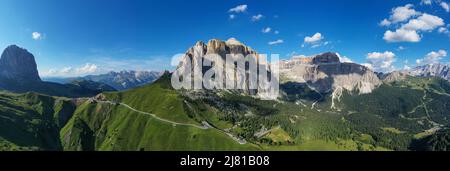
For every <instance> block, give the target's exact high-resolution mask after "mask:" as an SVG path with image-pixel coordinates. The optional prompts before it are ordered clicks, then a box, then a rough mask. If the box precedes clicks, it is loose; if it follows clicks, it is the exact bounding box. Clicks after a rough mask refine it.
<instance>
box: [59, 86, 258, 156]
mask: <svg viewBox="0 0 450 171" xmlns="http://www.w3.org/2000/svg"><path fill="white" fill-rule="evenodd" d="M165 81H167V80H164V79H162V80H160V81H158V82H156V83H154V84H151V85H147V86H144V87H140V88H137V89H133V90H130V91H126V92H119V93H109V94H106V96H107V97H108V98H109V99H114V100H117V101H121V102H123V103H126V104H128V105H130V106H132V107H133V108H136V109H138V110H141V111H145V112H149V113H154V114H156V115H157V116H159V117H161V118H164V119H168V120H171V121H175V122H180V123H196V122H195V121H194V120H192V119H190V118H189V117H188V114H187V113H186V110H185V105H184V101H183V98H181V97H179V95H178V94H177V93H176V92H175V91H174V90H171V89H170V88H169V87H168V86H167V82H165ZM196 124H198V123H196ZM199 125H200V124H199ZM79 137H84V138H83V139H79ZM83 140H86V141H83ZM61 141H62V143H63V146H64V149H65V150H92V149H95V150H131V151H134V150H194V151H195V150H257V148H256V146H254V145H251V144H246V145H240V144H238V143H237V142H235V141H234V140H233V139H231V138H230V137H228V136H227V135H226V134H224V133H222V132H220V131H218V130H216V129H208V130H202V129H199V128H195V127H189V126H173V125H172V124H170V123H166V122H162V121H159V120H156V119H154V118H152V117H150V116H147V115H143V114H140V113H137V112H134V111H132V110H130V109H128V108H125V107H123V106H119V105H116V106H113V105H110V104H95V103H89V102H86V103H85V104H83V105H81V106H80V107H79V108H78V109H77V111H76V112H75V115H74V117H73V118H72V119H71V120H70V121H69V123H68V124H67V125H66V127H64V128H63V130H62V131H61Z"/></svg>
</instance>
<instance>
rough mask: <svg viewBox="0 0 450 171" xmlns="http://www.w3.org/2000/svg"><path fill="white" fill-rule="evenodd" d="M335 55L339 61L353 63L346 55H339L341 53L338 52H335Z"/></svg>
mask: <svg viewBox="0 0 450 171" xmlns="http://www.w3.org/2000/svg"><path fill="white" fill-rule="evenodd" d="M336 55H337V56H338V57H339V61H341V62H342V63H353V61H352V60H351V59H350V58H348V57H346V56H341V54H339V53H336Z"/></svg>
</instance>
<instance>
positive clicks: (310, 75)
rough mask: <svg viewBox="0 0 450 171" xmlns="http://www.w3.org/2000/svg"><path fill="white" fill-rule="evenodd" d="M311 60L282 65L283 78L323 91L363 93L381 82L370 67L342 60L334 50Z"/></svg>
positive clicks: (368, 91) (370, 90) (369, 91)
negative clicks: (288, 65)
mask: <svg viewBox="0 0 450 171" xmlns="http://www.w3.org/2000/svg"><path fill="white" fill-rule="evenodd" d="M311 61H312V62H311V63H302V64H298V65H295V66H290V67H289V68H283V67H281V68H280V70H281V74H282V75H283V76H282V77H283V78H285V79H286V80H284V81H291V82H297V83H306V84H308V85H309V86H310V87H311V88H314V89H315V90H317V91H319V92H322V93H326V92H332V91H334V90H338V89H343V90H348V91H356V92H358V93H360V94H366V93H371V92H372V90H373V89H375V88H377V87H378V86H379V85H380V84H381V83H382V82H381V81H380V79H379V78H378V77H377V75H376V74H375V73H374V72H372V71H371V70H369V69H368V68H367V67H365V66H362V65H359V64H355V63H341V62H340V60H339V57H338V56H337V55H336V54H335V53H330V52H328V53H324V54H320V55H317V56H315V57H313V59H312V60H311Z"/></svg>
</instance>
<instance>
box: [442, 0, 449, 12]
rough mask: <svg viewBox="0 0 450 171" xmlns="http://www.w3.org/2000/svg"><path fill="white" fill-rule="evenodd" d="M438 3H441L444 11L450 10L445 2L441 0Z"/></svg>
mask: <svg viewBox="0 0 450 171" xmlns="http://www.w3.org/2000/svg"><path fill="white" fill-rule="evenodd" d="M440 5H441V7H442V8H444V10H445V11H446V12H450V7H449V5H448V3H447V2H444V1H442V2H441V4H440Z"/></svg>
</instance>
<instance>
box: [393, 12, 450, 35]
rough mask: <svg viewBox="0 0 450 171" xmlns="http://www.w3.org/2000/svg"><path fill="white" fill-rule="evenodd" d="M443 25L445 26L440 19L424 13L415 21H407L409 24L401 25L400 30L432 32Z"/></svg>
mask: <svg viewBox="0 0 450 171" xmlns="http://www.w3.org/2000/svg"><path fill="white" fill-rule="evenodd" d="M443 25H445V23H444V20H443V19H442V18H440V17H438V16H434V15H430V14H427V13H424V14H422V15H421V16H420V17H419V18H417V19H412V20H409V22H408V23H406V24H405V25H403V26H402V27H401V29H406V30H421V31H432V30H434V29H436V28H437V27H439V26H443Z"/></svg>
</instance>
